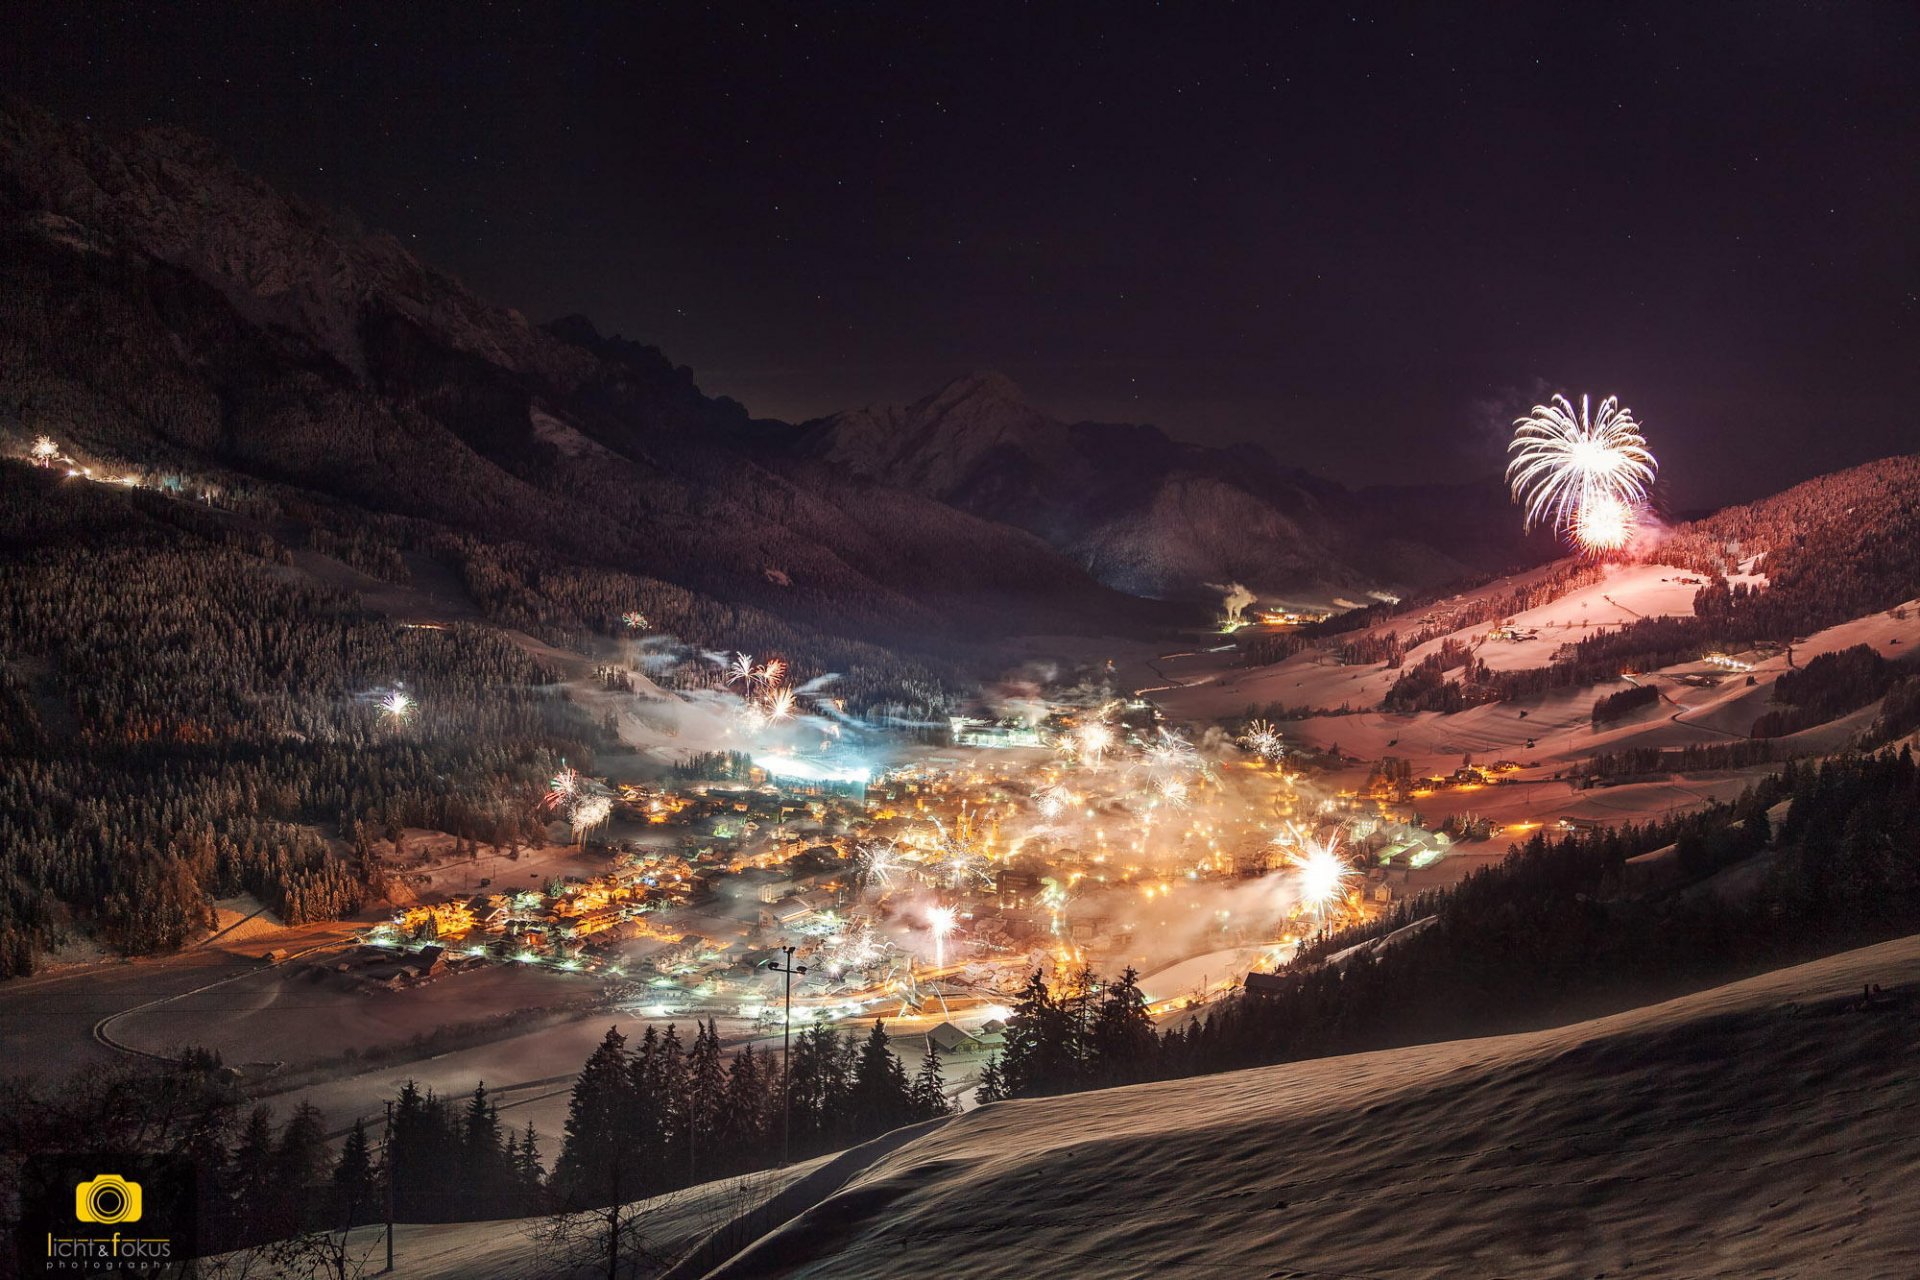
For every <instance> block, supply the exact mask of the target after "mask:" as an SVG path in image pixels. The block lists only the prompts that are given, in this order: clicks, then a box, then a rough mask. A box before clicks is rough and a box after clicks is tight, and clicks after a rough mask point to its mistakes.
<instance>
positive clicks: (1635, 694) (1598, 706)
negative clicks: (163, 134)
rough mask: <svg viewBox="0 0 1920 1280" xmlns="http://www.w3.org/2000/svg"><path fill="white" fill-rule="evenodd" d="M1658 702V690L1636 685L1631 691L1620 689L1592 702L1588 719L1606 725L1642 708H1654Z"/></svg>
mask: <svg viewBox="0 0 1920 1280" xmlns="http://www.w3.org/2000/svg"><path fill="white" fill-rule="evenodd" d="M1659 701H1660V690H1659V689H1657V688H1655V687H1654V686H1653V685H1650V684H1637V685H1634V686H1633V687H1632V688H1631V689H1622V690H1620V691H1619V692H1618V693H1609V694H1606V695H1604V696H1602V697H1599V698H1595V699H1594V700H1593V711H1592V713H1591V715H1590V717H1589V718H1590V719H1591V720H1592V721H1593V723H1595V724H1606V723H1608V722H1609V721H1612V720H1618V719H1619V718H1620V717H1621V716H1624V715H1626V714H1627V713H1629V712H1632V711H1638V710H1640V709H1641V708H1642V707H1651V706H1655V705H1657V704H1658V703H1659Z"/></svg>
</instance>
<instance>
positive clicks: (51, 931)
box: [0, 471, 596, 976]
mask: <svg viewBox="0 0 1920 1280" xmlns="http://www.w3.org/2000/svg"><path fill="white" fill-rule="evenodd" d="M29 478H30V479H31V480H32V483H31V484H29V485H27V486H25V487H23V488H22V489H21V490H20V491H19V493H18V495H17V497H18V501H15V500H14V499H15V497H16V495H15V494H14V493H13V492H11V491H10V492H9V501H8V503H6V504H3V505H0V549H5V548H12V549H15V550H17V549H18V548H20V547H21V546H22V545H23V544H25V543H27V542H28V541H29V540H30V541H31V544H32V553H31V555H30V556H29V555H20V554H0V651H4V652H5V653H6V654H8V656H9V658H10V663H9V666H8V668H7V670H6V672H5V673H4V675H3V676H0V976H3V975H7V974H16V973H22V972H27V971H29V970H30V969H31V967H32V965H33V963H34V957H35V955H36V953H37V952H40V951H43V950H45V949H47V948H49V947H52V946H54V945H57V944H58V942H59V941H60V940H61V938H62V936H63V932H64V931H65V930H67V929H70V928H72V927H73V926H74V925H75V924H78V925H81V926H88V927H91V928H93V929H94V930H95V931H97V932H98V934H99V935H100V936H101V937H102V939H103V940H104V941H105V942H107V943H108V944H109V945H111V946H114V947H116V948H118V949H120V950H123V951H126V952H129V953H140V952H147V951H155V950H163V949H168V948H171V947H175V946H178V945H180V944H181V943H182V942H184V941H186V940H188V939H190V938H191V937H193V936H194V935H195V934H196V933H197V932H198V931H200V930H202V929H204V928H206V927H207V926H208V925H209V923H210V921H211V903H212V900H213V899H214V898H216V897H225V896H230V895H233V894H237V893H240V892H243V891H244V892H250V893H253V894H255V895H256V896H258V897H259V898H260V899H262V900H263V901H264V902H266V903H267V904H268V905H269V906H271V907H273V908H274V909H275V910H277V911H279V912H281V913H282V914H283V915H284V916H285V917H286V918H288V919H289V920H290V921H291V922H294V923H299V922H303V921H306V920H311V919H326V918H333V917H336V916H339V915H342V914H345V913H347V912H351V911H352V910H355V909H356V908H357V907H358V906H359V905H360V904H361V902H362V901H363V900H364V898H365V895H366V893H367V890H368V887H369V884H370V883H371V881H372V880H373V878H374V877H375V875H376V868H375V867H374V865H373V859H372V854H371V849H370V847H369V842H368V841H367V840H365V839H356V840H354V843H353V849H352V851H351V853H350V854H348V855H345V856H343V855H342V854H341V853H340V852H337V851H336V847H335V846H333V845H331V844H330V843H329V842H328V840H327V839H326V835H327V834H329V829H330V831H331V833H333V834H337V835H338V836H340V837H342V838H347V837H350V836H351V835H352V834H353V833H354V832H355V831H357V830H359V829H360V828H362V827H363V826H367V825H371V826H373V827H376V828H392V827H397V826H424V827H432V828H435V829H439V830H445V831H449V832H452V833H454V834H455V835H458V836H462V837H465V838H468V839H475V838H478V839H488V840H495V841H499V842H506V841H508V840H512V839H524V838H530V837H534V836H537V835H538V834H539V832H540V831H541V830H542V829H543V825H544V824H543V821H542V819H541V817H540V815H538V814H536V813H535V812H534V807H533V802H534V800H535V798H537V796H538V794H539V783H540V780H541V779H543V778H545V777H547V776H549V775H550V774H551V772H552V769H553V766H554V763H555V761H556V760H557V758H558V757H560V756H565V757H567V758H568V759H572V760H576V761H581V760H589V761H590V759H591V755H592V747H593V743H594V741H595V738H596V731H595V730H594V729H593V726H592V725H591V724H590V723H588V721H587V720H586V718H585V717H584V716H583V715H582V714H581V713H580V712H579V711H578V709H577V708H575V707H573V706H572V705H571V704H570V703H568V702H567V701H566V700H564V699H563V698H559V697H556V696H554V695H552V694H551V693H549V692H546V691H545V690H544V688H543V686H545V685H548V684H550V683H551V682H552V681H553V680H554V679H555V676H554V674H553V673H552V672H551V671H549V670H547V669H546V668H544V667H542V666H541V665H540V664H538V663H536V662H534V661H533V660H532V659H530V658H529V657H528V656H527V655H526V654H525V653H524V652H523V651H522V650H520V649H519V648H517V647H516V646H514V645H513V644H511V643H510V642H508V641H507V640H506V639H505V638H504V637H502V636H500V635H499V634H498V633H497V632H494V631H492V630H489V629H484V628H477V627H469V626H456V627H449V628H447V629H445V630H432V629H409V628H399V627H395V626H394V625H393V624H392V623H391V622H389V621H387V620H386V619H384V618H379V617H376V616H374V615H371V614H369V613H367V612H366V611H364V610H363V609H362V608H360V607H359V606H358V605H357V604H355V603H354V602H353V601H352V600H351V599H350V598H348V597H345V596H341V595H338V594H335V593H330V592H326V591H321V590H317V589H312V588H306V587H301V586H298V585H295V584H292V583H289V582H287V581H285V580H284V579H283V578H282V577H281V576H280V575H279V574H278V573H277V571H276V570H275V569H274V568H273V562H272V561H271V560H263V559H262V558H261V557H260V556H258V555H255V554H252V553H249V552H246V551H241V550H237V549H235V548H234V547H233V546H231V545H229V544H228V543H227V542H226V541H224V540H222V538H220V537H218V536H216V535H217V534H218V532H219V530H218V528H217V527H216V528H215V529H213V530H196V529H191V528H184V527H182V523H183V522H184V524H185V525H193V524H195V522H198V521H214V523H215V525H216V526H217V525H218V518H217V517H216V516H212V515H208V514H206V513H204V512H199V511H198V510H197V509H195V508H193V507H191V506H190V505H187V504H181V503H173V502H169V501H167V500H166V499H163V498H159V497H155V496H153V495H143V494H137V493H136V494H126V493H123V492H121V491H117V490H113V491H107V492H106V493H104V494H93V493H91V492H90V490H91V489H94V488H97V486H88V487H87V488H88V490H89V492H80V491H73V490H63V489H61V488H60V487H58V486H57V485H52V486H49V485H48V484H46V483H42V481H43V480H44V479H45V476H44V473H40V472H37V471H34V472H31V473H30V476H29ZM95 499H100V500H95ZM149 508H152V509H153V510H149ZM155 511H158V512H160V513H161V514H164V515H165V516H166V517H167V519H165V520H162V519H160V518H159V516H157V515H155ZM401 683H404V685H405V687H406V690H407V692H408V693H409V694H410V695H411V696H412V697H413V698H414V699H415V704H414V707H413V709H412V710H411V711H410V712H409V713H408V714H407V715H406V716H405V717H404V718H399V719H396V718H395V717H392V716H390V715H388V714H387V713H386V712H384V711H383V710H382V709H381V708H380V706H379V705H378V704H377V694H378V692H379V691H380V690H383V689H388V688H392V687H394V686H395V685H397V684H401Z"/></svg>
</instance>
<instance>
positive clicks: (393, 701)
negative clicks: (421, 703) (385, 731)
mask: <svg viewBox="0 0 1920 1280" xmlns="http://www.w3.org/2000/svg"><path fill="white" fill-rule="evenodd" d="M380 709H381V710H382V711H384V712H386V713H387V714H388V715H389V716H392V717H393V718H394V719H395V720H405V719H406V718H407V713H408V712H410V711H412V710H413V699H412V698H410V697H408V696H407V695H406V694H404V693H402V692H401V691H400V690H398V689H395V690H394V691H393V692H392V693H390V694H388V695H387V696H386V697H384V698H382V699H380Z"/></svg>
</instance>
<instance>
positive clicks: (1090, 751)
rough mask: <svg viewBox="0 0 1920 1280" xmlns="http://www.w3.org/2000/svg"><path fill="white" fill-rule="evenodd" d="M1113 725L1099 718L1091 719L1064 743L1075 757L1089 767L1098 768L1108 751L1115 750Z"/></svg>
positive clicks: (1077, 728)
mask: <svg viewBox="0 0 1920 1280" xmlns="http://www.w3.org/2000/svg"><path fill="white" fill-rule="evenodd" d="M1115 740H1116V739H1115V736H1114V732H1113V727H1112V726H1111V725H1108V724H1106V723H1104V722H1102V721H1099V720H1089V721H1088V722H1087V723H1085V724H1083V725H1080V726H1078V727H1076V728H1075V729H1074V731H1073V732H1072V733H1071V734H1069V735H1068V736H1067V738H1066V740H1065V742H1064V743H1063V744H1062V745H1064V746H1065V748H1066V749H1067V751H1068V753H1069V754H1071V755H1072V756H1073V757H1074V758H1075V759H1077V760H1079V761H1080V763H1081V764H1084V765H1085V766H1087V768H1089V769H1098V768H1099V767H1100V762H1101V761H1102V760H1104V759H1105V758H1106V755H1107V752H1109V751H1111V750H1113V745H1114V742H1115Z"/></svg>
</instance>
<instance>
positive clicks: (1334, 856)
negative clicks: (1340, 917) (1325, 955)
mask: <svg viewBox="0 0 1920 1280" xmlns="http://www.w3.org/2000/svg"><path fill="white" fill-rule="evenodd" d="M1293 868H1294V877H1295V879H1294V883H1295V886H1296V887H1297V888H1298V889H1299V891H1300V901H1301V903H1302V904H1303V905H1305V906H1306V907H1307V908H1308V909H1309V910H1310V911H1312V912H1313V913H1314V914H1315V915H1316V916H1318V917H1319V918H1320V922H1321V923H1322V924H1323V925H1324V924H1325V923H1326V920H1327V917H1328V915H1329V914H1330V913H1331V912H1332V911H1333V909H1334V907H1336V906H1338V905H1339V904H1340V902H1341V901H1342V900H1343V899H1345V897H1346V896H1347V885H1348V884H1349V883H1350V882H1351V881H1352V879H1353V874H1354V872H1353V868H1352V867H1351V866H1349V865H1348V864H1347V860H1346V859H1345V858H1342V857H1341V856H1340V833H1339V831H1337V830H1336V831H1334V832H1333V833H1332V834H1330V835H1328V836H1326V837H1324V838H1316V837H1312V836H1309V837H1307V838H1306V839H1305V840H1304V841H1302V842H1301V844H1300V845H1299V847H1298V849H1297V850H1296V852H1295V853H1294V857H1293Z"/></svg>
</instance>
